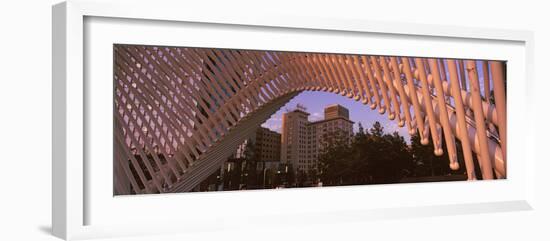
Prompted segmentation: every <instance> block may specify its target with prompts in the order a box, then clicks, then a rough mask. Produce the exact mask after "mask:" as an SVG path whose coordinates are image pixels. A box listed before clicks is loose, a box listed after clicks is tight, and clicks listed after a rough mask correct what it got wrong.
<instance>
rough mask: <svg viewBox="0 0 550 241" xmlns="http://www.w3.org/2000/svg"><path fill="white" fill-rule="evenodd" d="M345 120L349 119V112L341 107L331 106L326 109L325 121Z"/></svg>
mask: <svg viewBox="0 0 550 241" xmlns="http://www.w3.org/2000/svg"><path fill="white" fill-rule="evenodd" d="M335 118H345V119H349V110H348V109H347V108H346V107H343V106H341V105H337V104H334V105H329V106H327V107H325V120H329V119H335Z"/></svg>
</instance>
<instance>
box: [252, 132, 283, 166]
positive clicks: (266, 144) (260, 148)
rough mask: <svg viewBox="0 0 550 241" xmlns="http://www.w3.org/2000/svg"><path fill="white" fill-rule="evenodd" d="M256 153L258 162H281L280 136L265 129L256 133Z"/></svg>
mask: <svg viewBox="0 0 550 241" xmlns="http://www.w3.org/2000/svg"><path fill="white" fill-rule="evenodd" d="M255 144H256V151H257V152H258V157H259V161H260V162H280V161H281V134H280V133H278V132H275V131H272V130H270V129H268V128H265V127H260V128H258V130H257V131H256V143H255Z"/></svg>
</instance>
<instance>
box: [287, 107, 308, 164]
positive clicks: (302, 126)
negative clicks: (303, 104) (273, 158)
mask: <svg viewBox="0 0 550 241" xmlns="http://www.w3.org/2000/svg"><path fill="white" fill-rule="evenodd" d="M308 116H309V113H307V112H306V111H305V109H304V108H296V109H295V110H293V111H290V112H287V113H283V124H282V133H281V162H282V163H285V164H291V165H292V166H293V167H294V169H296V168H297V167H298V165H299V164H301V163H304V162H305V161H306V157H307V149H306V148H307V146H306V145H307V143H306V140H307V136H308V130H307V128H308V124H309V121H308Z"/></svg>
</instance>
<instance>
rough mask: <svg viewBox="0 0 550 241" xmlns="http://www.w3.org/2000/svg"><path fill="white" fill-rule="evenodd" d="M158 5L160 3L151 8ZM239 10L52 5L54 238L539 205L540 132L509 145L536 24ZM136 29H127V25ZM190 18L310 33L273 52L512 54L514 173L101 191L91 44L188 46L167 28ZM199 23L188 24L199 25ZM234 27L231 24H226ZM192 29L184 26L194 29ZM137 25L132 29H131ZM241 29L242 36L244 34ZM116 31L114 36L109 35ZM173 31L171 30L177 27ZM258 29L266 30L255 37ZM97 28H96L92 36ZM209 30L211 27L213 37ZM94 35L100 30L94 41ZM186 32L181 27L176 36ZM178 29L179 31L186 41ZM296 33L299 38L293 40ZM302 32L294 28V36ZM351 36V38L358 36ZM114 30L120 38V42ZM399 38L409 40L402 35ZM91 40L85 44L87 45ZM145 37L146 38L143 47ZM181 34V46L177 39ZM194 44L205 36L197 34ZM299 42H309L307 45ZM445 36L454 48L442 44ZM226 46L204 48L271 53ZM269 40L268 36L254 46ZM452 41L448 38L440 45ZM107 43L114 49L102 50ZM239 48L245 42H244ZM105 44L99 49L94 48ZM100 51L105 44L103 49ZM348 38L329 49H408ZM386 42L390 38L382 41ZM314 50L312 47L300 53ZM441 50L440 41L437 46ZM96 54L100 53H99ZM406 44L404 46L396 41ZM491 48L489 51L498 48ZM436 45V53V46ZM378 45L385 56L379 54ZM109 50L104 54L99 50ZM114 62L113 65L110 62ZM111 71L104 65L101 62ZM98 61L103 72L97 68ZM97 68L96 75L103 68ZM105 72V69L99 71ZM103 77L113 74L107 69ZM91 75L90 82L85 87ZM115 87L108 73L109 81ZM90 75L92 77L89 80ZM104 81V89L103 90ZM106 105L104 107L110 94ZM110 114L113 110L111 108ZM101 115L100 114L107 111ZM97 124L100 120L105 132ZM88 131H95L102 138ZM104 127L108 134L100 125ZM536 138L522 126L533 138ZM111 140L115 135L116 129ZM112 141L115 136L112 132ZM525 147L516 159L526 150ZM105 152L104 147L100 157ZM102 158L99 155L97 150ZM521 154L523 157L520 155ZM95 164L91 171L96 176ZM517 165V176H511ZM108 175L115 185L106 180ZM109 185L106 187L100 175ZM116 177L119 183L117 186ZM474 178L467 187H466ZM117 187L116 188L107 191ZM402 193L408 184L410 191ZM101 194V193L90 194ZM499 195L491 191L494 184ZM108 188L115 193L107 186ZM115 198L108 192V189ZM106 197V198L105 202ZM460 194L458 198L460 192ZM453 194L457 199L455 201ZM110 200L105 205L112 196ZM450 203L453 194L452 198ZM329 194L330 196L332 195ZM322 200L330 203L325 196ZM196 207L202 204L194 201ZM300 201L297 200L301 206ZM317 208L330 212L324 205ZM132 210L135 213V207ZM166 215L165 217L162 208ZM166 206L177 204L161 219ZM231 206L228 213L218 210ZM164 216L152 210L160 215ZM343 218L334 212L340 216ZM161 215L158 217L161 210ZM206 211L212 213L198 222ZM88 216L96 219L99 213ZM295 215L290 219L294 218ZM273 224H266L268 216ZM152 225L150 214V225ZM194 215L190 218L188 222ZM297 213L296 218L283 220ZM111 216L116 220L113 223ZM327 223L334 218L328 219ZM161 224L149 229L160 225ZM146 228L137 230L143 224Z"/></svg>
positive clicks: (205, 24)
mask: <svg viewBox="0 0 550 241" xmlns="http://www.w3.org/2000/svg"><path fill="white" fill-rule="evenodd" d="M153 6H154V7H153ZM237 11H238V10H236V11H235V12H231V13H227V14H217V15H216V14H212V15H207V14H203V12H201V11H200V5H191V4H189V3H183V2H178V1H167V0H162V1H155V2H154V3H152V2H147V1H119V0H117V1H80V0H74V1H67V2H64V3H60V4H58V5H55V6H54V7H53V13H52V16H53V34H52V35H53V70H52V73H53V95H52V96H53V114H52V116H53V150H52V153H53V168H52V172H53V173H52V176H53V194H52V198H53V200H52V202H53V214H52V216H53V220H52V226H53V233H54V235H56V236H58V237H61V238H64V239H83V238H94V237H112V236H125V235H139V234H158V233H177V232H193V231H197V230H209V229H216V228H223V227H227V226H231V224H228V223H225V222H223V220H222V221H220V222H212V221H211V220H213V218H216V217H217V216H216V215H220V216H221V215H237V217H236V218H237V219H238V220H243V221H245V220H246V222H256V223H262V222H268V223H269V222H275V221H274V220H281V221H282V220H285V222H287V223H288V225H292V224H294V225H299V224H300V223H302V222H305V221H309V222H312V221H313V222H315V220H319V217H320V216H323V215H333V216H335V217H344V218H334V219H331V220H332V221H330V222H339V221H342V220H345V219H350V218H351V219H382V218H387V217H390V218H399V217H423V216H433V215H450V214H468V213H482V212H496V211H514V210H529V209H532V203H533V199H534V190H533V188H534V173H535V172H534V166H535V161H536V160H535V159H536V157H535V156H534V155H533V154H531V153H534V152H533V151H532V150H531V148H534V146H535V145H534V143H533V142H534V137H530V136H527V137H526V138H523V139H522V140H521V141H520V140H517V141H513V140H514V139H513V137H514V136H517V135H518V134H519V133H520V132H519V131H514V128H515V127H518V125H517V124H514V123H520V122H523V121H526V120H524V119H523V118H524V116H528V115H529V112H531V111H532V110H531V109H530V108H522V106H525V105H526V104H529V103H530V102H529V101H530V100H529V98H528V94H529V93H531V92H532V91H533V90H532V89H530V86H529V82H530V80H531V79H532V76H531V75H530V74H531V73H532V72H533V71H531V70H532V65H533V34H532V32H529V31H520V30H495V29H481V28H467V27H457V26H438V25H421V24H411V23H395V22H379V21H376V19H373V20H372V21H363V20H349V19H329V18H327V19H323V18H300V17H294V16H286V15H284V14H273V15H265V14H263V15H261V16H260V15H258V16H255V15H254V13H247V14H246V15H245V14H239V13H238V12H237ZM130 25H131V26H130ZM140 25H141V27H147V28H148V30H151V31H158V32H155V33H158V35H154V36H143V35H140V34H139V33H137V34H135V35H132V33H131V32H132V31H128V33H122V34H120V36H117V35H116V34H112V33H114V32H113V31H114V30H116V31H118V30H120V29H121V28H122V29H123V30H124V29H127V30H131V28H132V26H133V28H134V29H136V27H140ZM190 25H193V26H195V28H196V27H197V26H200V30H197V31H203V33H206V32H204V31H209V27H212V26H214V27H213V28H215V29H214V30H212V31H220V29H222V30H221V31H228V34H231V33H232V32H235V31H236V32H238V31H241V32H239V34H249V36H250V37H258V38H261V35H262V34H265V35H269V34H271V35H273V34H279V35H280V34H287V32H289V33H288V34H290V35H292V34H295V35H296V34H298V35H301V34H304V37H303V39H302V40H299V41H297V42H296V43H285V41H281V43H276V44H275V43H273V45H274V46H275V45H276V47H273V48H275V49H278V50H302V51H303V50H306V51H316V50H317V51H318V50H323V49H324V50H327V49H326V48H327V46H328V45H326V46H323V45H322V44H321V45H315V44H310V45H308V46H306V45H304V41H307V40H308V38H310V39H311V36H309V37H308V32H309V35H311V33H314V35H315V36H320V35H321V36H322V35H323V34H325V35H326V34H328V33H332V34H333V35H334V36H333V37H335V38H337V39H338V38H340V37H342V38H344V37H345V38H350V34H351V35H353V36H355V35H357V36H358V37H357V38H363V37H365V36H367V37H368V36H374V37H373V41H374V40H376V38H377V37H378V38H390V39H396V41H399V39H402V41H419V42H420V43H422V41H427V42H429V41H435V42H434V43H439V42H441V44H442V46H448V45H444V44H457V45H460V46H463V47H464V48H466V49H468V48H469V47H468V46H471V48H470V49H469V50H466V51H462V50H461V51H452V50H448V51H447V52H439V53H433V52H432V53H430V52H429V51H427V50H425V51H424V52H422V51H421V50H419V52H407V53H406V54H408V55H434V54H435V55H438V56H435V57H464V58H467V57H486V58H493V59H505V60H508V61H512V62H513V63H514V65H512V66H511V69H512V70H511V71H512V73H509V74H511V76H513V77H517V78H516V79H519V80H516V81H515V82H513V85H514V87H515V88H513V89H510V104H509V106H508V113H510V120H509V127H508V128H509V129H510V131H509V140H510V142H509V146H510V148H509V152H510V153H509V158H510V166H509V168H510V175H509V178H508V179H507V180H501V181H490V182H476V183H430V184H401V185H378V186H371V187H338V188H324V189H322V190H321V189H315V190H314V189H306V190H284V191H276V192H271V191H261V192H243V193H238V192H223V193H215V194H198V195H194V194H192V195H190V194H181V195H180V194H175V195H151V196H147V197H145V196H138V197H117V198H115V197H112V195H111V194H112V192H110V193H111V194H109V195H111V196H110V197H109V196H107V195H106V194H101V193H102V191H101V188H102V187H105V185H104V184H102V183H100V182H96V180H98V179H97V178H95V179H94V176H96V175H104V176H112V169H111V170H110V171H109V170H108V169H106V170H102V169H101V167H102V166H101V165H96V164H97V162H93V160H94V159H93V158H94V157H93V156H94V155H95V154H94V153H104V154H105V153H107V154H108V150H106V151H105V150H103V151H98V152H95V151H94V149H93V148H95V147H93V145H91V146H92V147H91V146H90V143H95V142H96V141H98V140H101V136H109V134H110V133H111V132H108V131H112V127H111V129H110V130H107V129H105V131H106V132H105V133H104V134H103V135H102V134H94V135H95V136H98V138H96V139H95V140H91V139H87V138H88V136H89V135H90V132H91V131H92V130H90V129H87V128H92V129H93V128H96V127H94V125H93V124H92V125H91V126H92V127H90V121H91V120H93V119H94V118H96V119H97V118H101V117H98V116H97V115H95V113H99V112H94V110H93V109H94V108H95V106H97V105H98V104H101V103H98V102H93V103H90V100H97V98H95V97H94V96H95V95H96V94H97V93H98V92H97V91H96V92H94V91H93V90H92V92H89V91H90V89H97V88H99V91H106V92H105V93H108V92H109V90H108V89H105V87H102V85H97V84H96V83H97V81H93V82H92V81H89V79H87V78H96V77H94V76H102V75H103V74H106V73H107V74H108V72H103V71H97V72H94V74H93V76H91V77H90V76H89V70H88V71H87V69H86V68H96V66H100V65H96V64H94V63H96V62H98V61H97V59H96V60H94V59H93V58H92V59H88V56H86V55H89V54H90V49H87V48H88V47H89V48H93V49H94V56H98V57H99V58H102V57H105V55H103V54H96V53H105V52H104V51H103V50H105V48H104V46H107V45H108V44H112V43H114V42H119V41H123V42H124V43H135V44H158V45H178V44H179V45H184V43H183V42H182V40H181V39H180V40H178V38H175V39H176V40H171V41H168V40H166V39H165V38H164V39H163V37H162V36H166V35H167V34H170V33H169V32H167V31H168V30H170V31H173V30H177V29H185V28H186V26H187V27H188V26H190ZM193 26H192V27H193ZM231 29H234V30H231ZM187 30H189V29H187ZM134 32H136V31H134ZM244 32H246V33H244ZM109 33H111V34H109ZM172 33H174V32H172ZM259 33H262V34H259ZM94 34H97V35H94ZM210 34H213V33H210ZM90 35H94V36H90ZM180 35H181V34H180ZM180 35H178V36H180ZM293 36H294V35H293ZM296 36H297V35H296ZM353 36H352V37H351V38H355V37H353ZM117 37H118V39H116V38H117ZM403 39H404V40H403ZM90 40H91V41H95V42H94V43H102V44H97V45H96V44H93V43H92V44H90V43H87V42H86V41H90ZM148 41H149V42H148ZM178 41H180V42H178ZM194 41H200V38H196V39H195V40H194ZM300 41H302V42H301V43H300ZM446 41H447V42H448V43H447V42H446ZM224 42H226V43H223V44H224V46H220V44H221V43H220V42H216V41H205V42H203V43H202V44H199V45H200V46H208V47H244V48H266V47H265V46H266V45H265V44H264V45H262V44H261V43H257V44H255V43H253V42H242V41H240V43H233V42H231V41H224ZM257 42H262V41H257ZM444 42H445V43H444ZM193 43H194V44H195V45H196V44H197V42H188V43H187V44H193ZM105 44H107V45H105ZM244 44H249V45H248V46H244ZM498 44H502V46H509V47H506V48H509V51H508V50H507V51H503V52H505V53H498V52H499V51H495V48H493V49H492V48H491V46H496V45H498ZM96 46H98V47H96ZM102 46H103V47H102ZM353 46H354V45H349V46H347V47H342V48H340V49H338V48H337V47H334V46H331V47H329V49H330V50H331V51H336V52H347V51H352V52H354V53H361V51H368V53H371V54H386V55H397V54H403V52H399V51H404V50H393V51H395V52H388V51H391V50H390V49H385V50H384V49H379V50H373V49H370V50H368V49H360V48H355V49H354V47H353ZM380 46H383V45H380ZM480 46H485V47H486V48H485V50H483V51H480V52H478V53H475V52H476V48H477V49H479V48H480ZM304 48H308V49H304ZM442 48H443V47H439V49H442ZM96 49H97V50H98V51H95V50H96ZM397 49H399V48H397ZM491 49H492V50H491ZM435 50H437V48H434V50H431V51H435ZM372 51H380V52H374V53H373V52H372ZM101 56H102V57H101ZM107 62H108V61H107ZM105 66H108V64H106V65H105ZM101 68H102V67H101V66H100V67H98V70H99V69H101ZM96 73H98V74H96ZM99 73H102V74H99ZM105 76H107V75H105ZM87 80H88V82H87ZM105 81H106V82H107V83H108V84H110V83H111V81H112V79H107V80H105ZM91 82H92V84H91ZM102 88H103V89H102ZM105 103H112V101H111V102H109V99H108V98H107V99H106V100H105ZM106 113H112V112H109V111H107V112H106ZM100 114H101V113H100ZM101 126H102V125H99V127H101ZM97 130H100V129H93V132H94V133H98V132H97ZM100 132H101V131H100ZM529 134H532V133H527V134H526V135H529ZM110 136H112V135H110ZM109 141H110V139H109ZM520 154H521V155H520ZM98 155H101V154H98ZM96 156H97V155H96ZM520 156H521V158H522V160H521V162H519V161H514V159H517V160H519V157H520ZM91 169H93V170H94V172H93V173H90V171H91ZM514 170H517V171H514ZM107 180H112V179H108V178H107ZM103 183H109V182H108V181H104V182H103ZM111 183H112V182H111ZM466 184H467V185H469V186H466ZM111 188H112V186H111ZM449 188H452V189H455V190H460V191H457V193H455V192H450V191H448V189H449ZM403 189H405V190H403ZM94 190H99V191H94ZM494 190H496V191H494ZM109 191H110V190H109ZM419 191H422V192H427V193H428V194H427V195H428V199H429V200H421V199H414V198H412V199H411V200H410V201H403V200H402V201H396V202H387V200H386V201H385V200H384V199H381V198H378V199H375V200H370V202H371V203H369V207H368V208H361V205H362V203H360V202H353V201H351V202H350V204H349V205H348V207H347V208H346V209H338V208H337V207H336V206H335V205H333V207H330V206H329V207H328V208H326V206H322V205H320V204H319V205H309V206H308V207H307V208H301V209H299V210H298V209H296V210H293V209H292V206H288V207H287V209H285V210H286V211H284V212H281V210H278V209H277V208H271V209H268V210H265V211H264V212H260V213H259V214H253V213H251V212H249V213H244V214H243V213H232V212H231V211H230V210H225V211H224V210H223V209H213V210H212V211H211V212H207V214H204V213H201V212H198V211H196V210H200V206H201V205H203V206H205V207H206V206H208V204H209V203H210V204H215V203H218V202H220V201H224V202H228V203H233V204H235V205H239V203H240V202H242V201H243V200H255V201H258V202H261V201H265V200H272V202H277V200H280V199H284V198H296V199H299V200H306V199H308V200H315V199H316V198H317V199H326V198H327V197H334V196H337V197H340V199H338V198H337V199H335V201H338V200H345V199H348V200H349V198H353V197H356V198H357V197H365V196H364V195H367V194H368V195H372V196H377V197H380V196H384V195H388V193H398V194H391V195H395V196H394V197H399V196H401V195H407V194H409V195H411V194H414V193H415V192H419ZM471 191H478V192H479V193H480V195H478V196H468V197H461V196H460V194H461V193H468V192H471ZM431 192H433V193H434V192H443V193H447V194H449V195H446V196H447V197H446V198H442V199H441V200H433V198H430V197H431V196H430V194H429V193H431ZM107 193H109V192H107ZM99 195H103V196H102V197H98V196H99ZM455 195H456V196H455ZM459 197H461V198H459ZM453 198H454V199H453ZM183 199H185V200H184V201H186V202H188V205H190V206H193V207H194V208H193V210H195V211H190V212H189V211H188V212H187V213H186V216H187V218H186V219H180V217H179V216H178V214H181V212H184V211H185V210H184V209H183V208H182V209H181V210H177V209H176V210H174V207H175V205H176V204H175V203H181V202H182V200H183ZM105 200H107V201H105ZM453 200H454V201H453ZM333 201H334V200H333ZM323 204H326V203H323ZM155 205H157V207H158V209H157V210H154V211H144V210H143V208H144V207H151V206H153V207H155ZM197 206H198V207H197ZM298 206H299V205H298ZM322 207H325V208H323V210H321V208H322ZM140 208H142V209H141V210H140V213H141V214H140V215H141V216H135V215H131V214H132V213H135V210H136V209H140ZM133 211H134V212H133ZM159 211H160V212H162V213H163V216H162V217H161V216H160V215H158V212H159ZM166 211H171V212H170V213H169V214H166ZM223 212H225V213H223ZM155 213H157V214H155ZM335 214H337V215H335ZM108 215H112V220H106V219H107V217H109V216H108ZM155 215H156V216H155ZM201 215H205V217H201ZM91 217H98V218H97V219H93V218H91ZM290 218H292V219H290ZM268 219H269V220H268ZM147 220H151V221H149V222H148V221H147ZM190 220H193V222H190ZM288 220H295V221H288ZM110 221H112V222H110ZM327 222H328V221H327ZM153 223H154V224H153ZM140 224H141V225H140ZM136 227H139V228H136Z"/></svg>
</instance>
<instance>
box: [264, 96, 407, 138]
mask: <svg viewBox="0 0 550 241" xmlns="http://www.w3.org/2000/svg"><path fill="white" fill-rule="evenodd" d="M296 104H301V105H304V106H305V107H306V108H307V112H309V113H310V116H309V120H310V121H316V120H320V119H323V117H324V112H323V110H324V108H325V107H326V106H328V105H332V104H340V105H342V106H344V107H346V108H348V109H349V115H350V119H351V120H352V121H354V122H355V124H354V125H353V128H354V130H355V131H357V129H358V123H359V122H361V124H362V125H363V127H364V128H365V129H367V128H370V127H371V126H372V124H373V123H374V122H375V121H379V122H380V123H381V124H382V126H383V127H384V131H385V132H386V133H391V132H394V131H398V132H399V134H400V135H401V136H403V137H404V138H405V140H406V141H407V142H409V139H410V135H409V133H408V132H407V129H406V127H403V128H400V127H399V126H397V122H396V121H395V120H393V121H390V120H389V119H388V115H387V113H386V114H384V115H381V114H378V110H377V109H376V110H371V109H370V108H369V105H364V104H363V103H361V102H359V101H355V100H353V99H350V98H347V97H345V96H342V95H337V94H334V93H327V92H322V91H304V92H302V93H301V94H299V95H298V96H296V97H295V98H294V99H292V100H291V101H290V102H288V103H287V104H286V105H285V106H283V108H281V109H280V110H279V111H277V112H276V113H275V114H274V115H272V116H271V118H270V119H269V120H267V121H266V122H265V123H263V124H262V126H263V127H266V128H269V129H271V130H274V131H277V132H279V133H280V132H281V126H282V116H283V113H285V112H287V110H286V109H287V108H288V109H289V110H293V109H294V108H295V107H296Z"/></svg>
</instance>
